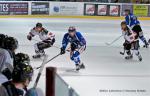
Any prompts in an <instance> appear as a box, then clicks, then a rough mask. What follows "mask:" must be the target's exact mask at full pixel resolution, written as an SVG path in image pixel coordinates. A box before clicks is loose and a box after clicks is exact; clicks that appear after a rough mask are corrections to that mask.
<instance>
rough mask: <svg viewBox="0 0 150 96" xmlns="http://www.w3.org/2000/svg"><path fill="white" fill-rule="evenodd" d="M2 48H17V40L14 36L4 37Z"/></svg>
mask: <svg viewBox="0 0 150 96" xmlns="http://www.w3.org/2000/svg"><path fill="white" fill-rule="evenodd" d="M4 48H5V49H9V50H14V49H17V48H18V41H17V39H16V38H14V37H6V38H5V40H4Z"/></svg>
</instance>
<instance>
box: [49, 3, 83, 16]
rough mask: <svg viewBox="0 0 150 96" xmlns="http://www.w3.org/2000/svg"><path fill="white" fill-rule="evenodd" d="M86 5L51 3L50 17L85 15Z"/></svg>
mask: <svg viewBox="0 0 150 96" xmlns="http://www.w3.org/2000/svg"><path fill="white" fill-rule="evenodd" d="M83 7H84V3H79V2H51V3H50V15H83Z"/></svg>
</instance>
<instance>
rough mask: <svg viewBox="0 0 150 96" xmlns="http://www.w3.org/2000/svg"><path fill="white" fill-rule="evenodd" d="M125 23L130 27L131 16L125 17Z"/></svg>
mask: <svg viewBox="0 0 150 96" xmlns="http://www.w3.org/2000/svg"><path fill="white" fill-rule="evenodd" d="M125 21H126V24H127V25H128V26H130V16H129V15H128V16H126V17H125Z"/></svg>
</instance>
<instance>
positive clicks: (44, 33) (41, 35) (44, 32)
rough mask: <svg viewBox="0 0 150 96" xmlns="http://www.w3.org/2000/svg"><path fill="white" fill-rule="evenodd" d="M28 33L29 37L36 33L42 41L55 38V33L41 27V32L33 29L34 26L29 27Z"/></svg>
mask: <svg viewBox="0 0 150 96" xmlns="http://www.w3.org/2000/svg"><path fill="white" fill-rule="evenodd" d="M29 35H30V36H31V37H34V36H35V35H38V36H39V38H40V39H41V40H42V41H45V40H48V41H49V40H52V39H54V38H55V35H54V34H53V33H51V32H48V31H47V30H46V29H44V28H43V29H42V31H41V32H38V31H36V30H35V28H33V29H31V31H30V32H29Z"/></svg>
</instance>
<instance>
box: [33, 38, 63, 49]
mask: <svg viewBox="0 0 150 96" xmlns="http://www.w3.org/2000/svg"><path fill="white" fill-rule="evenodd" d="M32 40H34V41H37V42H42V41H39V40H36V39H32ZM43 43H45V42H43ZM51 47H55V48H57V49H60V48H59V47H58V46H54V45H52V46H51Z"/></svg>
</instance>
